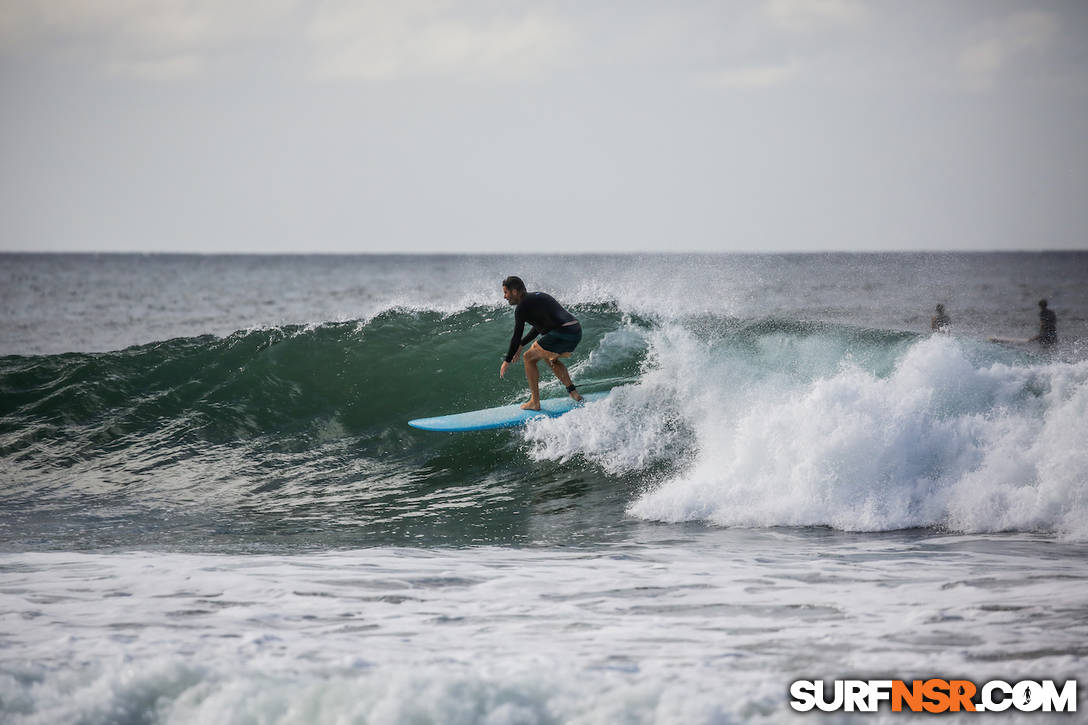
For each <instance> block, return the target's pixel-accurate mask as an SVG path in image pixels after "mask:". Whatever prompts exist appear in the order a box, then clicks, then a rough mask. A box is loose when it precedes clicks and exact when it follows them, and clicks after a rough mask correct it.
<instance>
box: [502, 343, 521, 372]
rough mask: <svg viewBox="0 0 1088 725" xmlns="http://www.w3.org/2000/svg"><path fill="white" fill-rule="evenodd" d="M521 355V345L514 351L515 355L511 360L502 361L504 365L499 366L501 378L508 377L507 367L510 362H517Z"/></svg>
mask: <svg viewBox="0 0 1088 725" xmlns="http://www.w3.org/2000/svg"><path fill="white" fill-rule="evenodd" d="M519 355H521V348H520V347H519V348H518V349H517V350H516V351H514V357H512V358H510V360H509V361H507V360H503V361H502V365H500V366H499V377H500V378H505V377H506V369H507V368H508V367H510V363H515V362H517V361H518V356H519Z"/></svg>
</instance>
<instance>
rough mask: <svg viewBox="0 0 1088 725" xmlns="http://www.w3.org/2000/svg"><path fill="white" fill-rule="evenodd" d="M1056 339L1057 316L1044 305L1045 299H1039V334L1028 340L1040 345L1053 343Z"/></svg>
mask: <svg viewBox="0 0 1088 725" xmlns="http://www.w3.org/2000/svg"><path fill="white" fill-rule="evenodd" d="M1057 341H1058V316H1057V315H1055V314H1054V310H1052V309H1050V308H1048V307H1047V306H1046V300H1039V334H1038V335H1036V336H1035V337H1033V338H1031V340H1029V342H1037V343H1039V344H1040V345H1053V344H1054V343H1056V342H1057Z"/></svg>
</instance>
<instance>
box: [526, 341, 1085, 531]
mask: <svg viewBox="0 0 1088 725" xmlns="http://www.w3.org/2000/svg"><path fill="white" fill-rule="evenodd" d="M651 342H652V355H651V363H650V366H651V368H652V369H650V370H648V371H647V372H646V374H645V375H644V377H643V379H642V380H641V381H640V383H639V384H637V385H634V386H628V387H626V388H624V389H622V390H621V391H618V394H614V395H613V396H612V399H610V400H609V401H608V402H607V403H605V404H602V405H597V406H590V407H589V408H587V409H586V410H584V411H578V412H576V413H574V414H571V415H568V416H566V417H565V418H563V419H562V422H560V421H558V420H557V421H542V422H541V423H539V424H536V425H534V426H532V427H530V428H529V429H528V430H527V432H526V437H527V440H528V441H529V442H530V445H531V450H532V452H533V454H534V455H535V456H537V457H538V458H558V459H565V458H570V457H572V456H575V455H582V456H585V457H586V458H588V459H589V460H591V461H593V462H595V463H597V464H598V465H600V466H601V467H603V468H604V469H605V470H607V471H609V472H613V473H629V472H634V471H638V470H640V469H643V468H645V467H646V466H648V465H650V464H651V463H653V462H655V461H661V460H669V461H673V462H676V461H680V462H681V463H683V464H684V465H680V466H679V471H678V472H674V473H673V474H672V475H671V476H669V477H667V478H666V480H663V481H659V482H658V483H656V484H655V485H654V486H653V487H652V489H651V490H649V491H647V492H646V493H644V494H643V495H642V496H640V497H639V498H638V499H637V500H636V501H635V502H634V503H633V504H632V505H631V506H630V508H629V513H630V514H631V515H633V516H637V517H640V518H645V519H649V520H659V521H671V522H676V521H695V520H702V521H707V522H710V523H713V524H717V525H722V526H779V525H787V526H816V525H826V526H832V527H835V528H838V529H843V530H848V531H882V530H893V529H902V528H910V527H919V526H938V527H942V526H943V527H949V528H951V529H953V530H957V531H969V532H983V531H998V530H1023V531H1043V532H1056V533H1059V534H1062V535H1064V536H1067V537H1070V538H1074V539H1083V538H1086V537H1088V451H1086V450H1085V446H1084V444H1083V442H1084V441H1085V440H1088V363H1085V362H1081V363H1049V364H1036V365H1032V366H1022V367H1013V366H1009V365H1005V364H998V363H994V364H986V363H981V364H980V363H976V362H972V357H978V355H977V354H976V353H977V352H978V351H977V350H974V349H972V348H971V343H967V342H963V341H959V340H956V339H954V338H947V337H944V336H939V337H930V338H921V339H919V341H918V342H916V343H914V344H913V345H910V346H909V347H908V348H907V349H906V352H905V353H904V354H903V355H902V357H901V358H900V359H899V360H898V361H897V362H896V364H895V366H894V369H893V370H892V371H891V373H890V374H887V375H881V374H879V371H874V370H870V369H867V368H865V367H864V366H862V365H861V364H859V363H856V362H853V361H852V360H851V358H850V355H849V354H845V355H844V354H843V352H842V350H840V349H836V348H837V347H838V346H839V343H838V342H836V341H835V340H831V339H828V340H826V341H824V342H823V343H822V342H821V340H820V338H819V337H810V338H808V339H807V340H806V341H805V343H804V345H802V347H803V348H805V349H807V352H806V353H805V355H803V356H802V357H800V358H798V346H797V345H792V346H791V348H790V349H789V350H788V351H787V352H785V353H783V354H780V352H779V351H777V349H776V346H774V345H768V344H763V345H757V348H758V350H757V351H756V352H755V353H752V352H751V351H750V350H749V351H748V352H747V353H745V354H741V352H740V351H738V349H735V348H734V349H731V348H729V347H728V346H722V345H720V344H711V343H709V342H705V341H702V340H700V339H698V338H696V337H694V336H693V335H691V334H689V333H686V332H685V331H684V330H682V329H680V328H679V327H677V326H675V325H673V326H666V327H665V328H663V329H662V330H661V331H660V332H659V333H657V334H655V335H652V336H651ZM776 356H777V357H776ZM834 356H838V361H839V362H838V364H837V365H832V364H829V360H831V359H833V358H834ZM809 359H811V362H810V363H808V367H807V368H805V367H804V366H805V364H806V361H807V360H809ZM799 367H800V369H799Z"/></svg>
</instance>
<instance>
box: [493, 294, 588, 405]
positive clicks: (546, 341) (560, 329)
mask: <svg viewBox="0 0 1088 725" xmlns="http://www.w3.org/2000/svg"><path fill="white" fill-rule="evenodd" d="M502 296H503V298H504V299H505V300H506V301H507V302H509V303H510V304H511V305H512V306H514V335H513V337H511V338H510V347H509V349H508V350H507V352H506V357H505V358H503V362H502V366H501V367H500V368H499V377H500V378H501V377H505V376H506V369H507V368H508V367H509V366H510V363H512V362H513V361H514V360H516V359H517V357H518V355H519V354H521V348H522V347H523V346H525V345H526V344H527V343H528V342H529V341H530V340H532V339H533V338H535V337H536V336H537V335H541V338H540V339H539V340H537V341H536V342H534V343H533V345H532V347H530V348H529V349H528V350H526V351H525V377H526V379H527V380H528V381H529V400H528V402H526V403H524V404H523V405H522V406H521V407H522V408H523V409H524V410H540V370H539V369H538V368H537V363H539V362H540V361H541V360H544V361H545V362H547V363H548V367H550V368H551V369H552V372H553V373H555V377H557V378H559V382H561V383H563V385H565V386H567V392H568V393H569V394H570V397H572V398H574V399H575V400H578V401H580V400H581V399H582V396H581V395H579V394H578V389H577V388H576V387H575V386H574V383H572V382H571V379H570V373H569V372H567V366H566V365H564V364H563V363H561V362H560V361H559V358H566V357H570V355H571V353H572V352H574V348H576V347H577V346H578V343H579V342H580V341H581V340H582V326H581V325H580V324H579V323H578V320H577V319H575V317H574V315H572V314H570V313H569V312H567V311H566V310H565V309H563V306H562V305H560V304H559V303H558V302H556V301H555V298H554V297H552V296H551V295H549V294H545V293H544V292H526V291H525V283H524V282H522V281H521V278H520V277H507V278H506V279H504V280H503V281H502ZM525 323H529V325H531V326H532V328H533V329H532V330H530V331H529V334H528V335H525V337H524V338H522V333H523V332H524V331H525Z"/></svg>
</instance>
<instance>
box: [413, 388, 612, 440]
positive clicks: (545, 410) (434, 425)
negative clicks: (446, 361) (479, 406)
mask: <svg viewBox="0 0 1088 725" xmlns="http://www.w3.org/2000/svg"><path fill="white" fill-rule="evenodd" d="M607 397H608V392H607V391H605V392H603V393H585V394H584V395H582V399H583V400H584V402H585V403H591V402H593V401H595V400H603V399H604V398H607ZM583 404H584V403H576V402H574V399H573V398H571V397H569V396H568V397H565V398H549V399H547V400H542V401H540V410H522V409H521V404H520V403H517V404H515V405H502V406H499V407H498V408H485V409H484V410H471V411H469V412H467V413H454V414H452V415H439V416H437V417H434V418H416V419H415V420H410V421H408V425H410V426H412V427H413V428H419V429H420V430H433V431H441V432H444V433H460V432H464V431H472V430H492V429H495V428H513V427H514V426H518V425H523V424H525V423H527V422H529V421H530V420H535V419H536V418H545V417H547V418H555V417H558V416H560V415H563V414H564V413H569V412H570V411H572V410H574V409H575V408H578V407H581V406H582V405H583Z"/></svg>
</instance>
